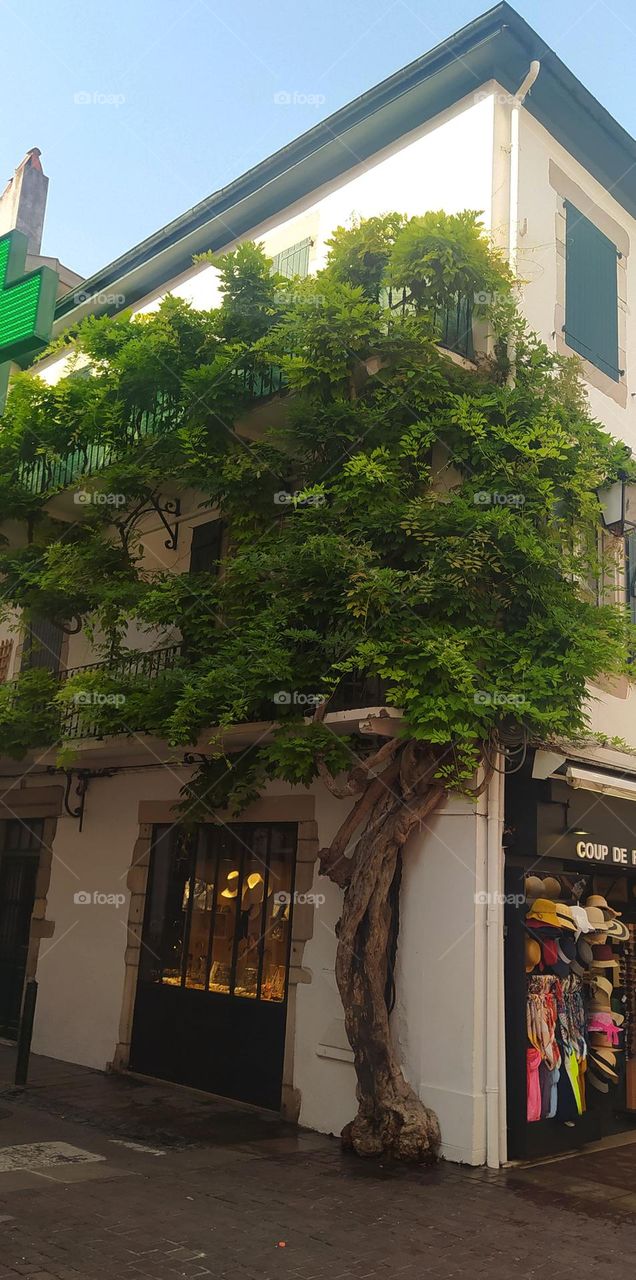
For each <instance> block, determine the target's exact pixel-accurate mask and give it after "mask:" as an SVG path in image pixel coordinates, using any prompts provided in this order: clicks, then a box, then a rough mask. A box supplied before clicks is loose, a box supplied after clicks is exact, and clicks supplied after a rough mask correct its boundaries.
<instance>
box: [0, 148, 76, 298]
mask: <svg viewBox="0 0 636 1280" xmlns="http://www.w3.org/2000/svg"><path fill="white" fill-rule="evenodd" d="M41 154H42V152H41V151H40V150H39V148H38V147H31V150H30V151H27V153H26V155H25V157H24V160H22V161H21V163H20V164H19V165H18V167H17V169H16V171H15V173H14V175H13V177H12V178H9V181H8V182H7V185H6V187H5V189H4V191H3V192H2V195H0V236H4V235H6V233H7V231H14V230H15V231H21V232H22V234H23V235H25V236H26V237H27V241H28V246H27V260H26V265H27V270H29V271H32V270H33V269H34V268H35V267H41V266H47V267H52V268H53V270H54V271H55V272H56V274H57V277H58V281H59V286H58V293H59V296H60V297H64V296H65V295H66V294H68V292H69V290H70V289H75V288H77V286H78V285H80V284H81V283H82V279H83V277H82V276H78V274H77V272H76V271H71V270H70V268H69V267H65V266H64V265H63V264H62V263H61V262H60V261H59V258H43V257H42V256H41V254H40V249H41V248H42V235H43V232H44V219H45V215H46V201H47V196H48V191H49V180H48V178H47V177H46V174H45V173H44V170H43V169H42V164H41V162H40V156H41Z"/></svg>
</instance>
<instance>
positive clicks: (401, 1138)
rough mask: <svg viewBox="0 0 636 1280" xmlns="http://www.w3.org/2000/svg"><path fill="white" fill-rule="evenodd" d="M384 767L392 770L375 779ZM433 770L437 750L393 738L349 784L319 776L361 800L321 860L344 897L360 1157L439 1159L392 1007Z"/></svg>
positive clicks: (352, 1139)
mask: <svg viewBox="0 0 636 1280" xmlns="http://www.w3.org/2000/svg"><path fill="white" fill-rule="evenodd" d="M387 760H389V761H390V763H389V765H388V767H387V768H386V769H385V770H384V772H381V773H378V770H379V768H380V767H381V766H382V765H385V764H386V763H387ZM435 765H436V761H435V758H434V756H433V755H432V753H431V752H430V750H426V749H425V748H422V747H420V746H418V745H417V744H416V743H413V742H409V743H407V744H404V743H403V742H398V741H395V740H391V741H390V742H388V743H386V744H385V745H384V746H383V747H382V748H381V750H380V751H379V752H378V753H377V754H376V755H375V756H374V757H373V758H372V759H371V760H370V761H368V762H365V763H363V764H362V765H359V766H357V767H356V768H355V769H354V770H353V771H352V773H351V774H350V776H349V779H348V781H347V782H346V783H345V784H344V785H338V784H337V783H336V782H335V780H334V779H333V778H331V777H330V776H328V775H327V773H326V771H323V770H321V774H322V777H323V779H324V781H325V782H326V784H327V785H328V786H329V787H330V789H331V790H332V791H333V792H335V794H336V795H339V796H340V797H344V796H347V795H352V794H356V793H358V794H359V795H360V799H359V800H358V801H357V803H356V805H355V806H354V808H353V810H352V811H351V813H350V814H349V816H348V817H347V819H346V820H345V822H344V823H343V825H342V827H341V828H340V831H339V832H338V834H337V835H336V837H335V839H334V840H333V842H332V844H331V845H330V847H329V848H327V849H323V850H322V851H321V855H320V864H321V871H322V872H323V873H324V874H325V875H328V876H330V878H331V879H332V880H334V881H335V882H336V883H337V884H339V885H340V886H341V887H342V888H343V889H344V903H343V908H342V915H341V918H340V922H339V925H338V929H337V933H338V947H337V953H336V980H337V983H338V990H339V992H340V996H341V998H342V1004H343V1008H344V1014H345V1026H346V1030H347V1036H348V1039H349V1043H350V1045H351V1048H352V1050H353V1055H354V1064H355V1069H356V1076H357V1096H358V1104H359V1106H358V1114H357V1116H356V1117H355V1119H354V1120H353V1121H352V1122H351V1123H350V1124H349V1125H347V1126H346V1128H345V1129H344V1130H343V1135H342V1136H343V1140H344V1142H345V1143H346V1144H348V1145H350V1146H352V1147H353V1148H354V1150H355V1151H357V1152H358V1154H359V1155H366V1156H378V1155H384V1156H388V1157H393V1158H395V1159H399V1160H409V1161H425V1162H431V1161H433V1160H435V1159H436V1157H437V1155H438V1152H439V1145H440V1131H439V1124H438V1121H437V1117H436V1115H435V1114H434V1112H432V1111H431V1110H429V1108H428V1107H425V1106H424V1105H423V1103H422V1102H420V1100H419V1098H418V1097H417V1095H416V1094H415V1092H414V1090H413V1089H412V1088H411V1086H410V1084H408V1082H407V1080H406V1079H405V1077H404V1074H403V1072H402V1069H401V1067H400V1064H399V1062H398V1060H397V1057H396V1053H395V1049H394V1047H393V1043H392V1039H391V1031H390V1027H389V1010H388V1008H387V1003H386V987H387V973H388V963H389V939H390V934H391V923H392V921H391V904H390V889H391V885H392V882H393V878H394V876H395V871H396V866H397V860H398V857H399V854H400V851H401V849H402V847H403V845H404V843H405V841H406V840H407V839H408V837H409V835H410V834H411V832H412V831H413V830H414V829H415V828H416V827H417V826H418V825H419V824H420V823H421V822H423V821H424V819H425V818H426V817H427V815H428V814H429V813H431V812H432V811H433V810H434V809H435V808H437V806H438V804H439V803H440V801H441V799H442V797H443V795H444V792H445V788H444V787H443V786H442V785H441V784H440V783H439V782H437V781H435V780H434V774H435ZM360 828H362V829H361V831H360V834H359V835H358V838H357V841H356V843H355V846H354V850H353V853H352V854H351V855H350V856H348V855H347V849H348V846H349V844H350V843H351V840H352V839H353V837H354V835H355V833H356V831H358V830H359V829H360Z"/></svg>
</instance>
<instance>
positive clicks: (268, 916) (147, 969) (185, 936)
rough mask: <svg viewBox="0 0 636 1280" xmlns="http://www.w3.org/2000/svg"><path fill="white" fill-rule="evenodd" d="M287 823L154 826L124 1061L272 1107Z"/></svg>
mask: <svg viewBox="0 0 636 1280" xmlns="http://www.w3.org/2000/svg"><path fill="white" fill-rule="evenodd" d="M295 856H296V825H295V824H294V823H278V824H274V823H260V824H257V823H236V824H233V825H231V826H215V825H213V824H204V825H201V826H200V827H198V828H197V829H195V830H192V829H190V828H188V829H186V828H183V827H179V826H174V825H168V824H166V825H163V826H157V827H155V830H154V837H153V846H152V852H151V860H150V872H149V879H148V887H147V893H146V908H145V915H144V924H143V933H142V945H141V957H140V965H139V976H138V983H137V996H136V1002H135V1012H134V1021H133V1032H132V1043H131V1053H130V1066H131V1068H132V1069H133V1070H134V1071H138V1072H141V1073H143V1074H146V1075H151V1076H158V1077H161V1078H163V1079H167V1080H173V1081H175V1082H177V1083H179V1084H185V1085H190V1086H192V1087H195V1088H198V1089H203V1090H207V1091H209V1092H212V1093H218V1094H221V1095H223V1096H226V1097H230V1098H236V1099H239V1100H241V1101H243V1102H251V1103H255V1104H257V1105H260V1106H264V1107H271V1108H273V1109H277V1108H278V1107H279V1106H280V1103H281V1087H282V1079H283V1058H284V1049H285V1028H286V1014H287V994H288V982H289V959H290V941H291V927H292V913H293V903H294V878H295Z"/></svg>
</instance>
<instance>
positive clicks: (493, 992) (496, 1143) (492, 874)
mask: <svg viewBox="0 0 636 1280" xmlns="http://www.w3.org/2000/svg"><path fill="white" fill-rule="evenodd" d="M495 764H496V768H497V770H499V771H500V772H494V773H493V775H492V778H491V779H490V783H489V786H488V791H487V797H488V817H487V836H486V840H487V844H486V892H487V898H486V904H487V905H486V1162H487V1164H488V1167H489V1169H498V1168H499V1166H500V1164H501V1163H502V1161H503V1160H504V1159H505V1150H506V1114H505V1104H506V1099H505V1090H504V1080H505V1044H504V1016H503V999H504V989H503V908H502V901H501V899H502V891H503V883H502V880H503V877H502V874H501V866H502V852H501V844H502V836H503V797H504V776H503V772H501V770H503V766H504V759H503V755H502V754H501V753H500V752H498V753H497V759H496V760H495Z"/></svg>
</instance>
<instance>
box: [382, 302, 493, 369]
mask: <svg viewBox="0 0 636 1280" xmlns="http://www.w3.org/2000/svg"><path fill="white" fill-rule="evenodd" d="M379 301H380V302H381V304H382V305H383V306H384V307H386V308H387V310H388V311H391V312H393V314H394V315H399V316H406V315H415V314H416V304H415V301H414V299H413V297H412V295H411V294H410V292H409V290H408V289H406V288H402V289H392V288H384V289H381V290H380V297H379ZM473 310H474V300H473V298H472V297H471V296H470V294H467V293H458V294H456V295H455V296H454V297H452V298H450V299H449V301H448V302H447V303H445V305H444V306H443V307H434V308H433V310H432V311H431V312H430V317H431V321H432V323H433V327H434V329H435V331H436V336H437V341H438V343H439V345H440V347H444V348H445V349H446V350H447V351H454V352H455V353H456V354H457V355H460V356H464V357H465V359H467V360H473V359H474V357H475V343H474V337H473Z"/></svg>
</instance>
